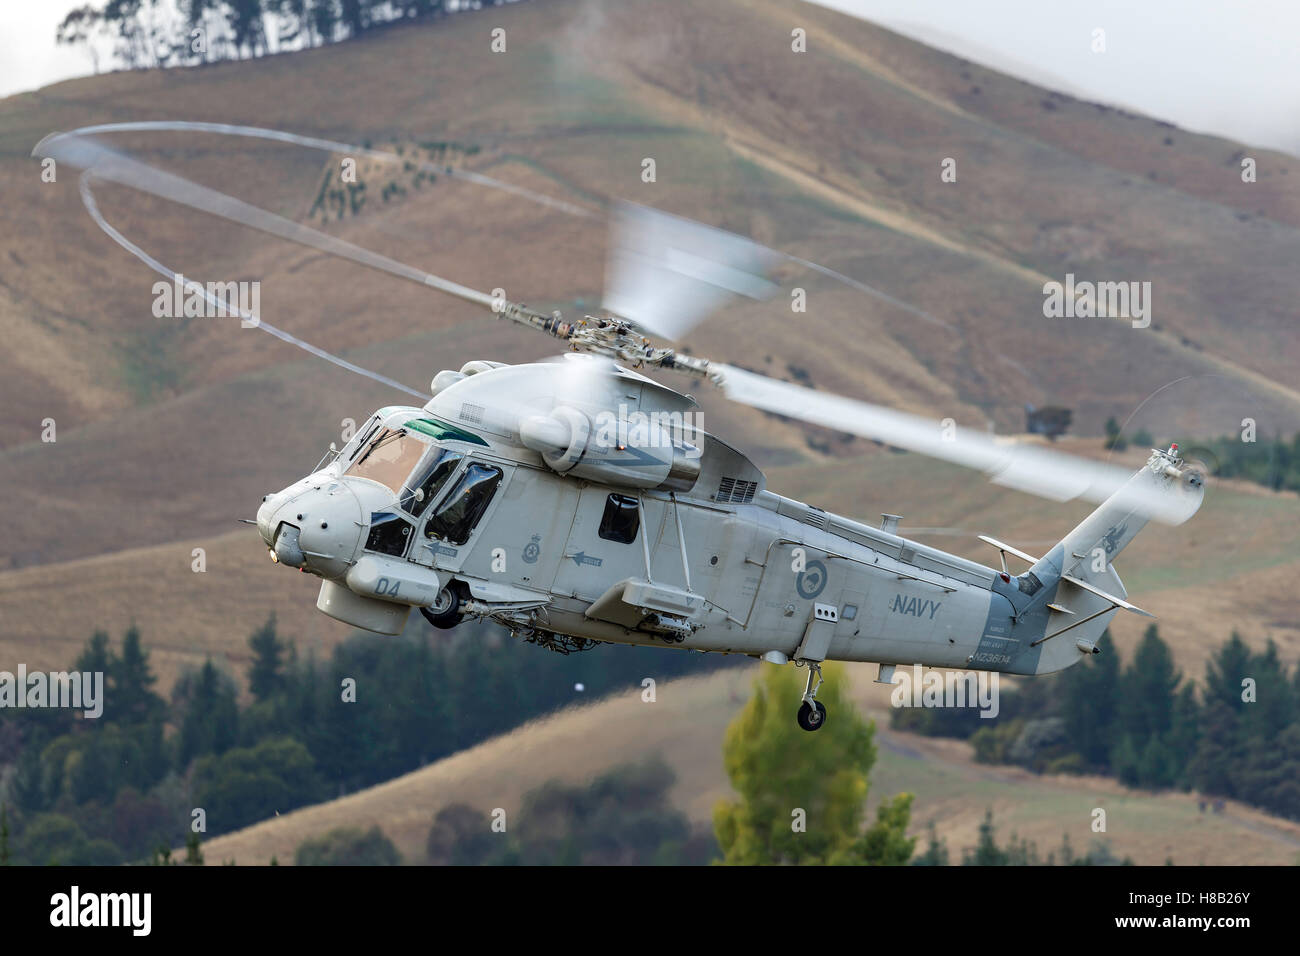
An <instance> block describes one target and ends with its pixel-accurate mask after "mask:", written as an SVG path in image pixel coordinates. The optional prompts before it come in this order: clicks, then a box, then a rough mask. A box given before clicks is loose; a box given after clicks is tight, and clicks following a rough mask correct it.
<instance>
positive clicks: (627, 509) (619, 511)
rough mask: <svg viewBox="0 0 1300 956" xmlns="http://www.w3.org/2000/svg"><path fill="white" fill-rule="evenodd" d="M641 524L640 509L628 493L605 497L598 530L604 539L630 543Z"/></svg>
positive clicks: (634, 538)
mask: <svg viewBox="0 0 1300 956" xmlns="http://www.w3.org/2000/svg"><path fill="white" fill-rule="evenodd" d="M640 526H641V511H640V509H639V508H638V507H637V500H636V499H635V498H632V497H630V496H628V495H610V496H609V497H608V498H607V499H605V513H604V514H603V515H601V518H600V531H599V532H598V533H599V534H600V536H601V537H602V538H604V539H605V540H606V541H617V542H618V543H619V544H631V543H632V542H633V541H635V540H636V532H637V528H639V527H640Z"/></svg>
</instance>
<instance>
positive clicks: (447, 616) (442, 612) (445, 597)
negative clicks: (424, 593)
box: [420, 588, 460, 631]
mask: <svg viewBox="0 0 1300 956" xmlns="http://www.w3.org/2000/svg"><path fill="white" fill-rule="evenodd" d="M420 613H421V614H423V615H424V619H425V620H426V621H428V622H429V623H430V624H432V625H433V626H434V627H437V628H441V629H442V630H444V631H447V630H451V628H453V627H455V626H456V625H457V624H459V623H460V598H458V597H457V596H456V594H455V592H454V591H452V590H451V588H443V589H442V590H441V591H439V592H438V599H437V600H436V601H434V602H433V605H432V606H431V607H422V608H420Z"/></svg>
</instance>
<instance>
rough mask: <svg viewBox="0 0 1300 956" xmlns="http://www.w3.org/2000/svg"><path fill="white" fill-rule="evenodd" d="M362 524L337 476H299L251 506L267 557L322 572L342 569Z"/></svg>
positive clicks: (336, 572) (356, 504) (353, 499)
mask: <svg viewBox="0 0 1300 956" xmlns="http://www.w3.org/2000/svg"><path fill="white" fill-rule="evenodd" d="M364 527H365V521H364V520H363V519H362V511H361V502H360V501H359V500H358V498H357V495H356V493H355V492H354V490H353V489H352V488H351V487H350V486H349V484H348V483H347V482H343V481H339V480H338V479H337V478H330V479H327V480H323V481H312V480H311V479H304V480H303V481H300V482H298V483H297V484H294V485H290V486H289V487H288V488H286V489H284V490H283V491H280V492H277V493H276V494H273V495H267V496H266V497H265V498H263V499H262V504H261V507H259V508H258V509H257V530H258V532H259V533H260V534H261V536H262V540H263V541H265V542H266V546H267V547H268V548H269V549H270V551H271V558H272V560H274V561H277V562H278V563H280V564H287V565H289V566H290V567H294V568H302V569H303V570H306V571H314V572H317V573H319V574H321V575H322V576H323V577H328V578H333V577H339V576H341V575H343V574H345V573H347V569H348V568H349V567H350V566H351V564H352V562H353V559H354V558H355V556H356V553H357V549H358V547H359V546H360V543H361V542H360V536H361V533H362V531H363V529H364Z"/></svg>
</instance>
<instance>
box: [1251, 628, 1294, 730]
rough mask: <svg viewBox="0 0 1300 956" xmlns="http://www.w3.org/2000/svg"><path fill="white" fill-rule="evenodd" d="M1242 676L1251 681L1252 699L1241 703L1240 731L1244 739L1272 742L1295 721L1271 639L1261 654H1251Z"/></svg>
mask: <svg viewBox="0 0 1300 956" xmlns="http://www.w3.org/2000/svg"><path fill="white" fill-rule="evenodd" d="M1246 676H1248V677H1251V678H1253V679H1254V681H1255V699H1254V702H1253V703H1249V702H1248V703H1246V704H1245V709H1244V715H1243V716H1244V719H1243V720H1242V730H1243V732H1244V733H1245V735H1246V736H1247V737H1248V738H1249V737H1257V738H1259V739H1261V740H1268V741H1273V740H1276V739H1277V736H1278V734H1280V733H1282V731H1283V730H1285V729H1286V728H1287V727H1288V726H1289V725H1290V724H1291V722H1292V720H1294V719H1295V701H1294V699H1293V698H1292V696H1291V682H1290V675H1288V674H1287V669H1286V665H1285V664H1283V663H1282V662H1281V661H1280V660H1279V659H1278V652H1277V644H1276V643H1274V641H1273V639H1272V638H1269V640H1268V643H1267V644H1266V645H1265V647H1264V652H1263V653H1262V654H1253V655H1251V658H1250V665H1249V672H1248V673H1247V675H1246ZM1239 696H1240V695H1239Z"/></svg>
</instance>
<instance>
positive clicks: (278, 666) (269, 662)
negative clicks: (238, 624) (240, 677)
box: [248, 614, 285, 701]
mask: <svg viewBox="0 0 1300 956" xmlns="http://www.w3.org/2000/svg"><path fill="white" fill-rule="evenodd" d="M248 646H249V648H251V649H252V651H253V663H252V665H251V666H250V667H249V670H248V689H249V690H250V691H252V693H253V697H254V699H256V700H258V701H265V700H268V699H270V698H271V697H272V696H273V695H275V694H277V693H279V692H280V691H281V690H282V689H283V688H284V683H285V675H284V660H283V658H284V650H285V647H284V643H283V642H282V641H281V640H280V639H279V638H278V637H277V636H276V633H275V615H274V614H272V615H271V616H270V617H269V618H267V619H266V623H265V624H263V625H262V626H261V627H260V628H258V629H257V630H256V631H254V632H253V634H252V636H251V637H249V639H248Z"/></svg>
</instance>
